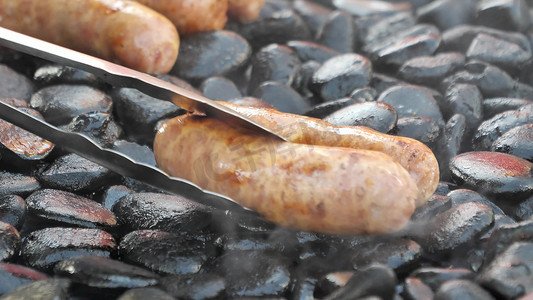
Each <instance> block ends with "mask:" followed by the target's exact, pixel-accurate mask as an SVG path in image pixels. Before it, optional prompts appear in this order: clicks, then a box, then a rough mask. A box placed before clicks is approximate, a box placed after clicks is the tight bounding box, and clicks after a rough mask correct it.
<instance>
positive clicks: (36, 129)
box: [0, 27, 284, 211]
mask: <svg viewBox="0 0 533 300" xmlns="http://www.w3.org/2000/svg"><path fill="white" fill-rule="evenodd" d="M0 46H5V47H8V48H11V49H13V50H17V51H20V52H23V53H26V54H30V55H33V56H36V57H39V58H43V59H46V60H49V61H52V62H56V63H59V64H63V65H66V66H70V67H74V68H78V69H81V70H84V71H87V72H89V73H92V74H95V75H96V76H98V77H100V78H101V79H102V80H104V81H105V82H107V83H109V84H111V85H114V86H118V87H129V88H135V89H137V90H139V91H141V92H143V93H145V94H147V95H149V96H152V97H154V98H158V99H161V100H166V101H172V102H173V103H174V104H176V105H177V106H179V107H181V108H183V109H185V110H186V111H188V112H192V113H196V114H205V115H207V116H211V117H215V118H218V119H221V120H223V121H225V122H228V123H231V124H232V125H234V126H242V127H246V128H249V129H252V130H254V131H256V132H261V133H264V134H267V135H271V136H274V137H277V138H279V139H282V140H284V138H283V137H281V136H279V135H278V134H276V133H274V132H272V131H270V130H269V129H267V128H265V127H264V126H262V125H260V124H258V123H256V122H254V121H252V120H250V119H248V118H246V117H244V116H242V115H240V114H239V113H237V112H235V111H233V110H232V109H229V108H227V107H225V106H223V105H220V104H218V103H216V102H215V101H213V100H210V99H208V98H206V97H204V96H203V95H200V94H197V93H195V92H191V91H188V90H185V89H183V88H180V87H178V86H176V85H173V84H171V83H168V82H166V81H163V80H161V79H158V78H156V77H153V76H151V75H148V74H145V73H142V72H138V71H135V70H132V69H129V68H126V67H123V66H120V65H117V64H114V63H111V62H108V61H105V60H103V59H100V58H96V57H93V56H90V55H87V54H83V53H80V52H77V51H74V50H71V49H67V48H64V47H61V46H58V45H55V44H51V43H48V42H45V41H42V40H39V39H36V38H33V37H29V36H27V35H24V34H20V33H17V32H14V31H12V30H8V29H5V28H2V27H0ZM0 118H1V119H4V120H5V121H8V122H10V123H12V124H14V125H16V126H18V127H20V128H23V129H25V130H27V131H29V132H31V133H33V134H36V135H38V136H40V137H42V138H44V139H46V140H49V141H50V142H52V143H54V144H57V145H58V146H61V147H63V148H65V149H67V150H69V151H71V152H74V153H76V154H78V155H80V156H82V157H85V158H86V159H88V160H91V161H93V162H95V163H98V164H100V165H102V166H104V167H106V168H108V169H110V170H112V171H114V172H116V173H118V174H120V175H123V176H126V177H131V178H134V179H137V180H140V181H142V182H145V183H147V184H149V185H152V186H154V187H156V188H159V189H162V190H165V191H168V192H172V193H175V194H178V195H181V196H184V197H186V198H187V199H190V200H193V201H196V202H199V203H202V204H205V205H208V206H211V207H215V208H219V209H225V210H232V211H239V210H242V208H243V207H242V206H241V205H240V204H237V203H236V202H234V201H233V200H231V199H229V198H227V197H225V196H223V195H220V194H217V193H213V192H210V191H206V190H202V189H201V188H200V187H198V186H197V185H195V184H194V183H192V182H189V181H187V180H184V179H181V178H176V177H170V176H168V175H167V174H165V173H164V172H163V171H161V170H159V169H157V168H155V167H152V166H150V165H147V164H144V163H140V162H136V161H134V160H133V159H131V158H130V157H128V156H126V155H124V154H121V153H119V152H117V151H114V150H110V149H105V148H102V147H101V146H99V145H98V144H96V143H95V142H94V141H92V140H91V139H89V138H88V137H86V136H84V135H82V134H78V133H73V132H67V131H63V130H61V129H59V128H57V127H55V126H52V125H50V124H48V123H46V122H44V121H42V120H40V119H38V118H35V117H33V116H31V115H29V114H27V113H25V112H22V111H20V110H18V109H17V108H15V107H13V106H11V105H8V104H6V103H3V102H1V101H0ZM224 200H225V201H224Z"/></svg>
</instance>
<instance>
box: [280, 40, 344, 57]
mask: <svg viewBox="0 0 533 300" xmlns="http://www.w3.org/2000/svg"><path fill="white" fill-rule="evenodd" d="M287 46H288V47H290V48H291V49H292V50H293V51H294V52H295V53H296V55H298V58H299V59H300V60H301V61H302V62H306V61H309V60H314V61H317V62H319V63H323V62H325V61H326V60H328V59H330V58H332V57H334V56H337V55H339V54H340V53H339V52H338V51H336V50H333V49H331V48H328V47H326V46H323V45H320V44H317V43H314V42H311V41H300V40H295V41H289V42H287Z"/></svg>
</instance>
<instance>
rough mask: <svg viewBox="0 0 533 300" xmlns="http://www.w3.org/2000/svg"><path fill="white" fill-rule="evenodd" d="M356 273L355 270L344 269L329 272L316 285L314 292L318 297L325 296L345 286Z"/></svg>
mask: <svg viewBox="0 0 533 300" xmlns="http://www.w3.org/2000/svg"><path fill="white" fill-rule="evenodd" d="M354 273H355V272H354V271H342V272H333V273H328V274H326V275H324V276H322V277H321V278H320V279H319V280H318V282H317V283H316V286H315V291H314V292H315V295H316V297H319V298H323V297H325V296H327V295H329V294H331V293H332V292H333V291H335V290H336V289H339V288H341V287H343V286H345V285H346V283H347V282H348V280H350V278H351V277H352V276H353V274H354Z"/></svg>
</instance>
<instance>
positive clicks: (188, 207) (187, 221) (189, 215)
mask: <svg viewBox="0 0 533 300" xmlns="http://www.w3.org/2000/svg"><path fill="white" fill-rule="evenodd" d="M113 212H115V214H116V216H117V218H118V219H119V221H120V222H121V223H122V224H123V225H125V226H126V227H128V228H130V229H134V230H135V229H160V230H165V231H168V232H187V231H199V230H201V229H202V228H204V227H206V226H207V225H209V223H210V222H211V218H210V209H209V208H208V207H207V206H204V205H202V204H199V203H197V202H193V201H190V200H187V199H185V198H183V197H180V196H175V195H166V194H158V193H136V194H130V195H127V196H125V197H122V198H121V199H120V200H119V201H118V202H117V204H115V206H114V207H113Z"/></svg>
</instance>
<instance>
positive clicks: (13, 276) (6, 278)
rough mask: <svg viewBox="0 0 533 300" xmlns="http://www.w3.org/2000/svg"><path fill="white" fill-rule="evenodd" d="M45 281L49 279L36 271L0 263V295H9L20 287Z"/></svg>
mask: <svg viewBox="0 0 533 300" xmlns="http://www.w3.org/2000/svg"><path fill="white" fill-rule="evenodd" d="M44 279H48V276H47V275H46V274H44V273H41V272H38V271H36V270H34V269H31V268H27V267H24V266H22V265H16V264H7V263H0V295H3V294H7V293H9V292H11V291H12V290H14V289H16V288H18V287H19V286H22V285H26V284H29V283H32V282H34V281H37V280H44Z"/></svg>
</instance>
